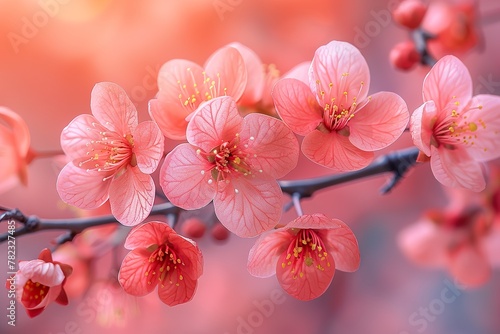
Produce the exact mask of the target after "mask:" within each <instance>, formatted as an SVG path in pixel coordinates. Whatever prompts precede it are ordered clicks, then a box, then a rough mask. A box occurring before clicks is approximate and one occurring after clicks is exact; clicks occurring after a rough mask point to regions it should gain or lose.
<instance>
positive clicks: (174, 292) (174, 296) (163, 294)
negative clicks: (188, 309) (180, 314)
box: [158, 270, 198, 306]
mask: <svg viewBox="0 0 500 334" xmlns="http://www.w3.org/2000/svg"><path fill="white" fill-rule="evenodd" d="M182 274H183V272H182V271H181V270H178V271H177V274H172V275H171V276H170V278H171V281H167V280H165V281H164V284H161V283H160V284H158V296H159V297H160V300H161V301H162V302H164V303H165V304H167V305H169V306H175V305H178V304H182V303H186V302H188V301H190V300H191V299H193V296H194V293H195V291H196V286H197V284H198V280H196V279H191V278H190V277H189V276H187V275H182ZM181 275H182V277H183V279H182V280H181V279H179V277H180V276H181Z"/></svg>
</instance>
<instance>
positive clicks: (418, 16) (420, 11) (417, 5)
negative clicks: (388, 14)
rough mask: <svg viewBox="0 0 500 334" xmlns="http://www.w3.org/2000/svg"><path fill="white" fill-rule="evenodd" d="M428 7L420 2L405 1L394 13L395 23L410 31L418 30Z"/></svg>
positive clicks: (418, 0) (417, 0) (416, 0)
mask: <svg viewBox="0 0 500 334" xmlns="http://www.w3.org/2000/svg"><path fill="white" fill-rule="evenodd" d="M426 12H427V6H426V5H425V4H424V3H423V2H422V1H420V0H404V1H403V2H401V3H400V4H399V6H398V7H397V8H396V9H395V10H394V11H393V12H392V17H393V18H394V21H396V22H397V23H399V24H400V25H402V26H404V27H407V28H409V29H416V28H418V27H419V26H420V23H422V20H423V19H424V16H425V13H426Z"/></svg>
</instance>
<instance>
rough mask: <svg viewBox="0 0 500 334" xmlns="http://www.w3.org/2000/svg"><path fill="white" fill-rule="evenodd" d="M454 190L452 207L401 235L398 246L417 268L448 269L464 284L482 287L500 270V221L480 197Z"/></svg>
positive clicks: (432, 213)
mask: <svg viewBox="0 0 500 334" xmlns="http://www.w3.org/2000/svg"><path fill="white" fill-rule="evenodd" d="M451 189H452V190H453V193H452V194H453V195H452V202H451V203H450V204H449V205H448V207H447V208H445V209H444V210H430V211H428V212H426V213H425V214H424V215H423V217H422V218H420V219H419V221H418V222H416V223H415V224H413V225H411V226H408V227H407V228H405V229H404V230H403V231H401V232H400V234H399V236H398V243H399V246H400V248H401V250H402V251H403V253H404V254H405V255H406V256H407V257H408V258H409V259H410V260H412V261H413V262H415V263H416V264H419V265H422V266H427V267H434V268H446V269H448V270H449V272H450V273H451V275H452V276H453V277H454V278H455V279H457V281H458V282H460V283H461V284H464V285H465V286H468V287H475V286H479V285H481V284H484V283H485V282H486V281H487V280H488V279H489V278H490V276H491V268H492V267H493V266H496V267H499V266H500V253H499V248H498V245H499V244H500V219H499V216H498V215H495V214H494V213H493V212H492V211H491V210H490V209H491V208H488V207H487V206H484V205H483V204H484V202H482V201H481V200H479V198H478V197H479V195H477V193H472V192H470V191H468V190H466V189H460V188H451ZM497 191H498V190H497ZM483 196H484V195H483V194H481V197H483Z"/></svg>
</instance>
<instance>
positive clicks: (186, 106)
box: [149, 46, 247, 139]
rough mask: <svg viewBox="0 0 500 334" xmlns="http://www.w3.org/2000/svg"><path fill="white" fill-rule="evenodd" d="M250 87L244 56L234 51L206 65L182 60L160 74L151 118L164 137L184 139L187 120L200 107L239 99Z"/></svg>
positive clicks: (151, 103)
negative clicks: (221, 99) (220, 99)
mask: <svg viewBox="0 0 500 334" xmlns="http://www.w3.org/2000/svg"><path fill="white" fill-rule="evenodd" d="M246 84H247V71H246V67H245V63H244V61H243V58H242V57H241V54H240V53H239V52H238V50H236V49H235V48H233V47H230V46H226V47H223V48H221V49H219V50H217V51H216V52H215V53H214V54H212V56H210V58H209V59H208V60H207V62H206V63H205V65H204V66H203V67H201V66H200V65H198V64H196V63H193V62H191V61H188V60H183V59H173V60H170V61H168V62H166V63H165V64H164V65H163V66H162V67H161V68H160V72H159V73H158V89H159V92H158V95H157V98H156V99H153V100H151V101H149V114H150V115H151V118H152V119H153V120H154V121H155V122H156V123H157V124H158V126H159V127H160V129H161V131H162V132H163V134H164V135H165V137H168V138H171V139H185V138H186V127H187V124H188V121H187V120H186V118H188V116H189V115H190V114H191V113H193V112H194V111H195V110H196V109H197V108H198V106H199V105H200V104H201V103H202V102H204V101H208V100H211V99H213V98H215V97H218V96H231V97H233V98H234V99H235V100H238V99H240V97H241V96H242V94H243V91H244V89H245V87H246Z"/></svg>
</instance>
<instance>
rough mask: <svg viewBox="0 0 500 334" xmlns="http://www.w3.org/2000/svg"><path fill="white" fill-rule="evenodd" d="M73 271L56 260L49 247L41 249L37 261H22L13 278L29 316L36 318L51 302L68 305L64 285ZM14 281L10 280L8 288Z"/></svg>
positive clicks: (19, 299)
mask: <svg viewBox="0 0 500 334" xmlns="http://www.w3.org/2000/svg"><path fill="white" fill-rule="evenodd" d="M72 271H73V269H72V268H71V266H69V265H67V264H63V263H59V262H55V261H53V260H52V255H51V253H50V250H48V249H47V248H45V249H44V250H42V251H41V252H40V255H39V256H38V259H37V260H31V261H19V270H18V271H17V273H16V275H15V277H14V280H15V286H16V296H17V299H18V301H19V303H21V304H22V305H23V306H24V307H25V308H26V312H27V313H28V316H30V317H31V318H33V317H36V316H37V315H39V314H40V313H42V311H43V310H44V309H45V308H46V307H47V305H49V304H50V303H52V302H56V303H59V304H61V305H68V297H67V296H66V292H65V291H64V284H65V283H66V278H67V277H68V276H69V275H71V272H72ZM11 284H12V281H11V280H9V279H8V280H7V282H6V287H7V289H10V285H11Z"/></svg>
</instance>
